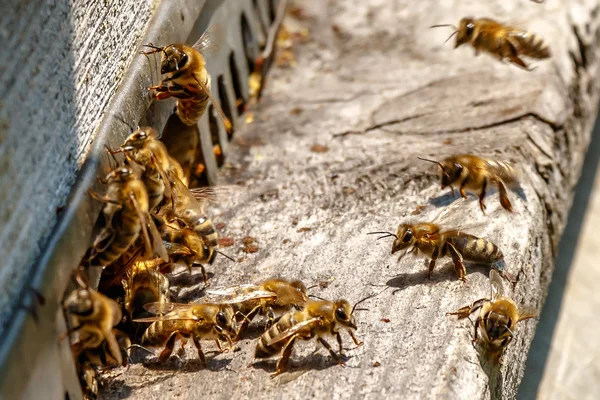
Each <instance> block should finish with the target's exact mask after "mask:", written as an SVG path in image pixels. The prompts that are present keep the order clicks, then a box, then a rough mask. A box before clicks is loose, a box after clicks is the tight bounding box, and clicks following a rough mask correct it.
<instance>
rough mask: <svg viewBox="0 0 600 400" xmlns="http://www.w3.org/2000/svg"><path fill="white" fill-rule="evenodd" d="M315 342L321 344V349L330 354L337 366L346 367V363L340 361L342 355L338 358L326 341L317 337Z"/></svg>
mask: <svg viewBox="0 0 600 400" xmlns="http://www.w3.org/2000/svg"><path fill="white" fill-rule="evenodd" d="M317 340H318V341H319V343H321V344H322V345H323V347H325V348H326V349H327V350H328V351H329V354H331V357H333V359H334V360H335V361H337V363H338V364H340V365H346V363H345V362H344V361H343V360H342V359H341V357H343V354H342V355H341V357H340V356H339V355H338V354H337V353H336V352H335V351H333V349H332V348H331V345H330V344H329V343H327V341H326V340H325V339H323V338H322V337H318V338H317ZM340 340H341V338H340Z"/></svg>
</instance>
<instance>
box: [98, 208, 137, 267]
mask: <svg viewBox="0 0 600 400" xmlns="http://www.w3.org/2000/svg"><path fill="white" fill-rule="evenodd" d="M123 211H124V212H122V213H120V214H117V215H115V216H114V217H113V225H117V226H116V227H115V228H114V232H113V233H112V235H111V236H110V238H109V239H107V240H108V241H109V242H108V245H107V246H106V248H104V249H103V250H101V251H100V252H98V253H96V254H95V255H94V256H93V257H92V258H91V260H90V265H91V266H92V267H105V266H107V265H109V264H111V263H112V262H113V261H115V260H116V259H117V258H119V257H121V255H122V254H123V253H125V252H126V251H127V250H128V249H129V247H131V245H132V244H133V243H134V242H135V241H136V239H137V238H138V236H139V234H140V230H141V228H142V226H141V222H140V219H139V218H138V216H137V214H136V212H135V210H127V209H125V210H123ZM129 211H130V212H131V215H128V214H129ZM117 221H118V222H119V223H117ZM102 243H104V241H103V242H102ZM94 247H95V248H98V245H97V244H94Z"/></svg>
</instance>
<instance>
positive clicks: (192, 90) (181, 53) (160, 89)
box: [142, 27, 231, 131]
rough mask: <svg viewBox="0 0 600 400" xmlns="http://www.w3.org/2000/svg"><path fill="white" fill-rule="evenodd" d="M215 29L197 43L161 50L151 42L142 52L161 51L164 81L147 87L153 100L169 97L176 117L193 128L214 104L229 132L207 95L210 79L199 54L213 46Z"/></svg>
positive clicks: (162, 48) (220, 112)
mask: <svg viewBox="0 0 600 400" xmlns="http://www.w3.org/2000/svg"><path fill="white" fill-rule="evenodd" d="M214 33H215V29H214V27H211V28H209V29H208V30H207V31H206V32H205V33H204V34H203V35H202V36H201V37H200V39H198V41H197V42H196V43H195V44H194V45H192V46H187V45H185V44H170V45H167V46H164V47H157V46H154V45H153V44H152V43H149V44H146V45H144V47H149V48H150V49H151V50H150V51H146V52H142V54H145V55H148V54H153V53H158V52H160V54H161V62H160V73H161V74H162V75H164V76H165V77H164V79H163V80H162V81H161V82H160V84H158V85H156V86H152V87H150V88H148V89H149V90H151V91H152V92H153V97H154V98H155V99H156V100H163V99H167V98H169V97H175V98H176V99H177V111H176V113H177V116H178V117H179V119H180V120H181V122H183V123H184V124H185V125H189V126H193V125H196V123H197V122H198V121H199V120H200V118H201V117H202V115H203V114H204V112H205V111H206V108H207V106H208V101H209V100H210V102H211V103H212V104H213V107H214V108H215V110H217V112H218V114H219V116H220V117H221V119H222V120H223V123H224V126H225V129H226V130H227V131H230V130H231V122H230V121H229V119H228V118H227V117H226V116H225V113H224V112H223V110H222V109H221V107H220V106H219V103H217V102H216V101H215V100H214V99H213V97H212V95H211V92H210V85H211V76H210V74H209V73H208V71H207V70H206V60H205V59H204V56H203V55H202V51H205V50H207V49H208V48H209V47H211V46H214V45H216V43H215V42H216V40H215V39H214V38H213V35H214Z"/></svg>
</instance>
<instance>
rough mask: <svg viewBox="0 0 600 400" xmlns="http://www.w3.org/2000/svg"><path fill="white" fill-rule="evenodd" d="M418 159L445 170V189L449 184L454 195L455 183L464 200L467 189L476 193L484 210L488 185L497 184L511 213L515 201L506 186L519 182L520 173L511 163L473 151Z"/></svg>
mask: <svg viewBox="0 0 600 400" xmlns="http://www.w3.org/2000/svg"><path fill="white" fill-rule="evenodd" d="M418 158H419V159H420V160H423V161H427V162H431V163H434V164H437V165H438V166H439V167H440V168H441V169H442V174H441V175H442V189H444V188H446V187H447V186H449V187H450V189H452V194H454V186H458V190H459V192H460V195H461V196H462V197H463V198H465V199H466V198H467V193H466V192H465V191H469V192H472V193H476V194H477V195H478V196H479V207H480V208H481V211H485V209H486V206H485V204H484V203H483V199H484V197H485V194H486V190H487V188H488V186H489V185H494V186H496V187H497V188H498V194H499V196H500V204H501V205H502V207H503V208H504V209H506V210H508V211H511V212H512V204H511V202H510V200H509V198H508V193H507V190H506V186H505V185H509V186H514V185H518V174H517V171H516V170H515V169H514V168H513V166H512V165H511V164H510V163H508V162H506V161H495V160H490V159H484V158H480V157H477V156H474V155H472V154H460V155H456V156H452V157H448V158H445V159H443V160H442V161H435V160H429V159H426V158H421V157H418Z"/></svg>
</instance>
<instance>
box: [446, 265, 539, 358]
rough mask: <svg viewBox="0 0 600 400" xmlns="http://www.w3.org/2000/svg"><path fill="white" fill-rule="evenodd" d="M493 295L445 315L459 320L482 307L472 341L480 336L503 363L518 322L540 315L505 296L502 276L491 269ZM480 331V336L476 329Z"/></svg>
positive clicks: (489, 351) (488, 351) (491, 352)
mask: <svg viewBox="0 0 600 400" xmlns="http://www.w3.org/2000/svg"><path fill="white" fill-rule="evenodd" d="M490 286H491V289H492V294H491V298H490V299H487V298H484V299H480V300H477V301H475V302H474V303H473V304H471V305H468V306H465V307H462V308H459V309H458V310H456V311H454V312H449V313H447V314H446V315H457V316H458V319H463V318H467V317H469V315H471V314H472V313H474V312H476V311H477V310H479V316H478V317H477V319H476V320H475V324H474V330H473V342H476V341H477V340H478V339H480V341H481V343H482V344H483V348H484V350H485V351H486V352H487V353H488V354H489V355H490V356H492V357H493V358H494V359H497V360H498V362H499V363H500V364H502V352H503V351H504V349H505V348H506V346H508V344H509V343H510V342H511V341H512V339H513V337H514V334H515V331H516V328H517V323H518V322H520V321H523V320H526V319H529V318H533V317H535V316H537V312H536V310H535V309H534V308H533V307H529V306H517V305H516V304H515V302H514V301H513V300H512V299H511V298H509V297H506V296H505V295H504V291H503V285H502V279H501V278H500V275H499V274H498V272H496V271H495V270H491V271H490ZM478 331H479V333H480V334H481V337H479V336H478V334H477V332H478Z"/></svg>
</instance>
